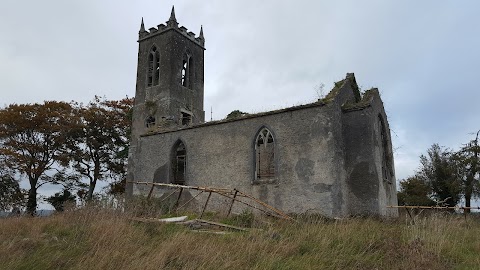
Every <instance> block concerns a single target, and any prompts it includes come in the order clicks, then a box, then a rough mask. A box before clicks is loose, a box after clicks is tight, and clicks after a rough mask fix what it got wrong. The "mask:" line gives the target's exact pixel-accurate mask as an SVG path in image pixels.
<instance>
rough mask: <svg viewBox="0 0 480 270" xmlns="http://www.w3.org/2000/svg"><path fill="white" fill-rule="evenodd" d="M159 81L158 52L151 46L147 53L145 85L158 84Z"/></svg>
mask: <svg viewBox="0 0 480 270" xmlns="http://www.w3.org/2000/svg"><path fill="white" fill-rule="evenodd" d="M159 81H160V53H159V52H158V50H157V47H155V46H153V47H152V49H150V52H149V53H148V70H147V86H155V85H158V82H159Z"/></svg>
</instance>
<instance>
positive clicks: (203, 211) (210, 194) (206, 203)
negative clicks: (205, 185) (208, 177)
mask: <svg viewBox="0 0 480 270" xmlns="http://www.w3.org/2000/svg"><path fill="white" fill-rule="evenodd" d="M211 196H212V191H210V193H208V198H207V200H206V201H205V205H204V206H203V209H202V214H201V215H200V218H202V217H203V213H205V209H207V205H208V201H210V197H211Z"/></svg>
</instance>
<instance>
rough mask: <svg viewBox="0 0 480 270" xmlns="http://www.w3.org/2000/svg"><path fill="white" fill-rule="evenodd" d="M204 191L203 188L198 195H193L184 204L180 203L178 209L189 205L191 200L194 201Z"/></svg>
mask: <svg viewBox="0 0 480 270" xmlns="http://www.w3.org/2000/svg"><path fill="white" fill-rule="evenodd" d="M203 192H204V191H203V190H201V191H200V192H199V193H198V194H197V195H195V196H193V197H192V198H191V199H190V200H188V201H187V202H185V203H184V204H182V205H180V206H179V207H177V210H178V209H180V208H182V207H184V206H185V205H187V204H188V203H189V202H191V201H193V200H194V199H195V198H196V197H198V195H200V194H202V193H203Z"/></svg>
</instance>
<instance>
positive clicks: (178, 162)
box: [172, 140, 187, 185]
mask: <svg viewBox="0 0 480 270" xmlns="http://www.w3.org/2000/svg"><path fill="white" fill-rule="evenodd" d="M172 175H173V178H172V183H173V184H178V185H184V184H185V179H186V175H187V150H186V149H185V144H183V142H182V141H180V140H179V141H178V142H177V143H175V145H174V147H173V153H172Z"/></svg>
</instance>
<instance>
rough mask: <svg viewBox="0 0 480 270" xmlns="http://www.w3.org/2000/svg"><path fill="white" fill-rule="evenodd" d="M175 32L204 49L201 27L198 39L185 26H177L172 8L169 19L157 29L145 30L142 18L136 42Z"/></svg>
mask: <svg viewBox="0 0 480 270" xmlns="http://www.w3.org/2000/svg"><path fill="white" fill-rule="evenodd" d="M172 30H173V31H177V32H178V33H180V34H181V35H183V36H185V37H186V38H188V39H189V40H191V41H192V42H193V43H195V44H197V45H199V46H200V47H202V48H203V49H205V38H204V37H203V27H202V26H201V27H200V34H199V35H198V37H196V36H195V33H193V32H191V31H188V28H186V27H185V26H178V22H177V19H176V18H175V7H172V12H171V14H170V18H169V19H168V21H167V22H166V25H165V24H163V23H162V24H159V25H157V27H156V28H155V27H150V28H149V29H148V31H147V30H145V26H144V24H143V18H142V24H141V26H140V31H139V32H138V41H139V42H140V41H142V40H145V39H149V38H151V37H154V36H157V35H161V34H163V33H165V32H167V31H172Z"/></svg>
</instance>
